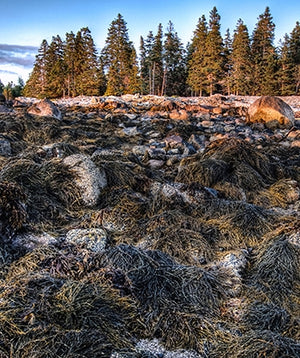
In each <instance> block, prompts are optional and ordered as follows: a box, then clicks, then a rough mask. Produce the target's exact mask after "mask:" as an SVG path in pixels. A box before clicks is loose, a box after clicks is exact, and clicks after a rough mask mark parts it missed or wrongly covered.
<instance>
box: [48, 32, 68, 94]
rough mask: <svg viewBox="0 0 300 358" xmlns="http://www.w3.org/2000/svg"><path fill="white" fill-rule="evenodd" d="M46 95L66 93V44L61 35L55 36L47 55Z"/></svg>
mask: <svg viewBox="0 0 300 358" xmlns="http://www.w3.org/2000/svg"><path fill="white" fill-rule="evenodd" d="M45 76H46V87H45V95H46V97H50V98H56V97H62V96H63V95H64V94H65V87H64V83H65V65H64V44H63V41H62V39H61V38H60V36H59V35H57V36H53V37H52V41H51V43H50V45H49V47H48V50H47V52H46V56H45Z"/></svg>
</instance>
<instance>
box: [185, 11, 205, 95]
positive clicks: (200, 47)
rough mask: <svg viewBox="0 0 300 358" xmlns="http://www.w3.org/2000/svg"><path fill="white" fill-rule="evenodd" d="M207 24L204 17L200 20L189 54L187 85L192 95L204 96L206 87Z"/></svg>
mask: <svg viewBox="0 0 300 358" xmlns="http://www.w3.org/2000/svg"><path fill="white" fill-rule="evenodd" d="M207 33H208V28H207V22H206V18H205V16H204V15H202V17H201V18H199V21H198V24H197V28H196V30H195V31H194V36H193V39H192V43H191V45H190V46H189V48H188V50H187V53H188V78H187V83H188V85H189V86H190V88H191V91H192V93H197V94H199V95H200V96H202V95H203V91H204V87H205V85H206V80H207V78H206V73H205V71H204V67H203V64H204V58H205V54H206V40H207Z"/></svg>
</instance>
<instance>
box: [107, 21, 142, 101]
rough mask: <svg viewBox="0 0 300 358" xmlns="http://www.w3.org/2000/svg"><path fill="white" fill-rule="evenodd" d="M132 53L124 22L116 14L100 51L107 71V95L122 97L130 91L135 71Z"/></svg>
mask: <svg viewBox="0 0 300 358" xmlns="http://www.w3.org/2000/svg"><path fill="white" fill-rule="evenodd" d="M133 51H134V47H133V44H132V43H131V42H130V41H129V36H128V30H127V27H126V22H125V20H124V19H123V17H122V15H121V14H118V17H117V19H115V20H114V21H113V22H112V23H111V25H110V27H109V29H108V35H107V38H106V45H105V47H104V49H103V50H102V59H103V65H104V68H105V69H106V70H107V90H106V94H107V95H122V94H124V93H130V91H131V90H132V89H131V84H132V83H131V82H132V81H133V76H134V75H133V73H134V72H135V71H136V67H135V65H136V59H135V60H133V58H134V55H133ZM134 81H136V79H134Z"/></svg>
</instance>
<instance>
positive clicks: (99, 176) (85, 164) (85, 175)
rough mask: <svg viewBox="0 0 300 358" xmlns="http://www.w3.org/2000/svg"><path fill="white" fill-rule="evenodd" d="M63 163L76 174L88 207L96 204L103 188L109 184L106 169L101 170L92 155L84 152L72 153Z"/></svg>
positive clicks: (83, 198) (77, 182)
mask: <svg viewBox="0 0 300 358" xmlns="http://www.w3.org/2000/svg"><path fill="white" fill-rule="evenodd" d="M63 163H64V164H65V165H67V166H68V167H69V169H70V171H71V172H73V173H74V174H75V176H76V185H77V186H78V187H79V188H80V190H81V195H82V201H83V202H84V204H85V205H86V206H88V207H93V206H95V205H96V204H97V202H98V198H99V195H100V193H101V190H102V189H103V188H104V187H106V185H107V180H106V174H105V172H104V170H100V169H99V168H98V167H97V166H96V164H95V163H94V162H93V161H92V160H91V159H90V157H89V156H87V155H84V154H73V155H70V156H68V157H66V158H65V159H64V160H63Z"/></svg>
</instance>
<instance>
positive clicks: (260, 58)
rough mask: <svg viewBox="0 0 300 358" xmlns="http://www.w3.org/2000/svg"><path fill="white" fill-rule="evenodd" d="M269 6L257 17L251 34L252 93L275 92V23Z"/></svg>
mask: <svg viewBox="0 0 300 358" xmlns="http://www.w3.org/2000/svg"><path fill="white" fill-rule="evenodd" d="M272 19H273V18H272V16H271V13H270V9H269V7H266V9H265V12H264V13H263V14H261V15H260V16H259V18H258V23H257V24H256V27H255V29H254V31H253V35H252V45H251V51H252V57H253V61H254V66H253V84H254V87H253V90H254V92H253V94H256V95H259V94H260V95H263V94H269V95H270V94H275V93H276V92H277V88H276V86H277V82H276V71H277V54H276V50H275V47H274V46H273V41H274V30H275V24H274V23H273V21H272Z"/></svg>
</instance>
